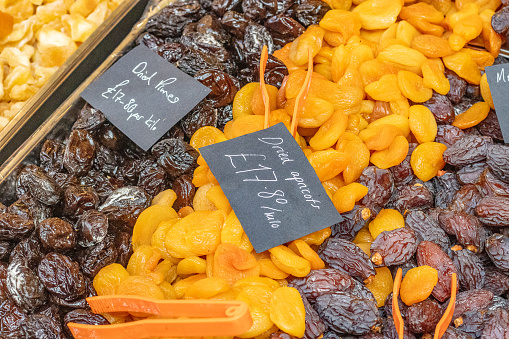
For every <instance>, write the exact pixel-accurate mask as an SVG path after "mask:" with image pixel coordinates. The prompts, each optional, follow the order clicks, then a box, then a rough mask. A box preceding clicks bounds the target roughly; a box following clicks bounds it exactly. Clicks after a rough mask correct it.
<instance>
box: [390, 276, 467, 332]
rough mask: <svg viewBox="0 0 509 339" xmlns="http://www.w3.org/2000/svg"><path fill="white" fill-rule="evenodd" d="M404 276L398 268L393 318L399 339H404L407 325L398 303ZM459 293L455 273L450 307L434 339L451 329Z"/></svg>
mask: <svg viewBox="0 0 509 339" xmlns="http://www.w3.org/2000/svg"><path fill="white" fill-rule="evenodd" d="M402 276H403V271H402V270H401V268H398V272H397V273H396V277H395V278H394V287H393V289H392V317H393V319H394V326H395V327H396V331H397V332H398V336H399V339H403V333H404V331H405V324H404V322H403V317H402V316H401V312H400V310H399V304H398V302H397V300H398V295H399V288H400V286H401V278H402ZM457 292H458V282H457V277H456V273H453V274H452V277H451V299H450V300H449V305H448V306H447V309H446V310H445V312H444V315H443V316H442V318H441V319H440V321H439V322H438V324H437V326H436V327H435V336H434V337H433V339H440V338H441V337H442V335H444V333H445V331H447V328H448V327H449V324H450V323H451V320H452V315H453V313H454V306H455V304H456V293H457ZM394 301H396V302H394Z"/></svg>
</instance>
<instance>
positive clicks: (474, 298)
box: [444, 290, 493, 320]
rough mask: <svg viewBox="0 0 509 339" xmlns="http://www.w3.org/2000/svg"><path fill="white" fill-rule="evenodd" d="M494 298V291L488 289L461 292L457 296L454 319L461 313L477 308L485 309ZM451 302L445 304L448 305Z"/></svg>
mask: <svg viewBox="0 0 509 339" xmlns="http://www.w3.org/2000/svg"><path fill="white" fill-rule="evenodd" d="M492 300H493V293H491V292H490V291H487V290H470V291H464V292H459V293H458V294H457V296H456V303H455V306H454V313H453V316H452V320H454V319H456V318H458V317H460V316H461V315H463V314H465V313H467V312H470V311H473V310H476V309H483V308H485V307H487V306H488V305H490V304H491V302H492ZM448 305H449V302H446V303H445V304H444V307H447V306H448Z"/></svg>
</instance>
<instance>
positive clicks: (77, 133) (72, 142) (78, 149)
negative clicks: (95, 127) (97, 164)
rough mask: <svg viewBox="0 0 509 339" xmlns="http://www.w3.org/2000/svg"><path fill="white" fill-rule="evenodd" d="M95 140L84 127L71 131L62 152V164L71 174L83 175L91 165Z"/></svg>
mask: <svg viewBox="0 0 509 339" xmlns="http://www.w3.org/2000/svg"><path fill="white" fill-rule="evenodd" d="M94 156H95V142H94V139H93V138H92V135H90V133H88V132H87V131H86V130H84V129H77V130H74V131H72V132H71V134H70V135H69V139H68V141H67V145H66V146H65V152H64V166H65V168H66V169H67V170H68V171H69V172H70V173H73V174H76V175H84V174H86V173H87V172H88V171H89V170H90V169H91V168H92V165H93V162H94Z"/></svg>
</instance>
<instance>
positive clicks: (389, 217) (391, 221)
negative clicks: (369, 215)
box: [369, 208, 405, 239]
mask: <svg viewBox="0 0 509 339" xmlns="http://www.w3.org/2000/svg"><path fill="white" fill-rule="evenodd" d="M402 227H405V218H403V216H402V215H401V213H399V212H398V211H397V210H394V209H390V208H386V209H383V210H381V211H380V212H378V214H377V216H376V217H375V219H373V221H371V222H370V223H369V232H370V233H371V236H372V237H373V239H376V237H377V236H378V235H379V234H380V233H382V232H384V231H392V230H395V229H397V228H402Z"/></svg>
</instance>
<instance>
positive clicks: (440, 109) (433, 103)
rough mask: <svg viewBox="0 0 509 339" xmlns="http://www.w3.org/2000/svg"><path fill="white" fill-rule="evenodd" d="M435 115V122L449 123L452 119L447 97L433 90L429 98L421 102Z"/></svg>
mask: <svg viewBox="0 0 509 339" xmlns="http://www.w3.org/2000/svg"><path fill="white" fill-rule="evenodd" d="M423 105H424V106H426V107H428V108H429V110H430V111H431V113H433V115H434V116H435V120H436V121H437V124H451V123H452V122H453V121H454V110H453V108H452V103H451V101H450V100H449V98H448V97H447V96H445V95H442V94H438V93H436V92H435V91H433V96H432V97H431V99H429V100H428V101H426V102H424V103H423Z"/></svg>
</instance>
